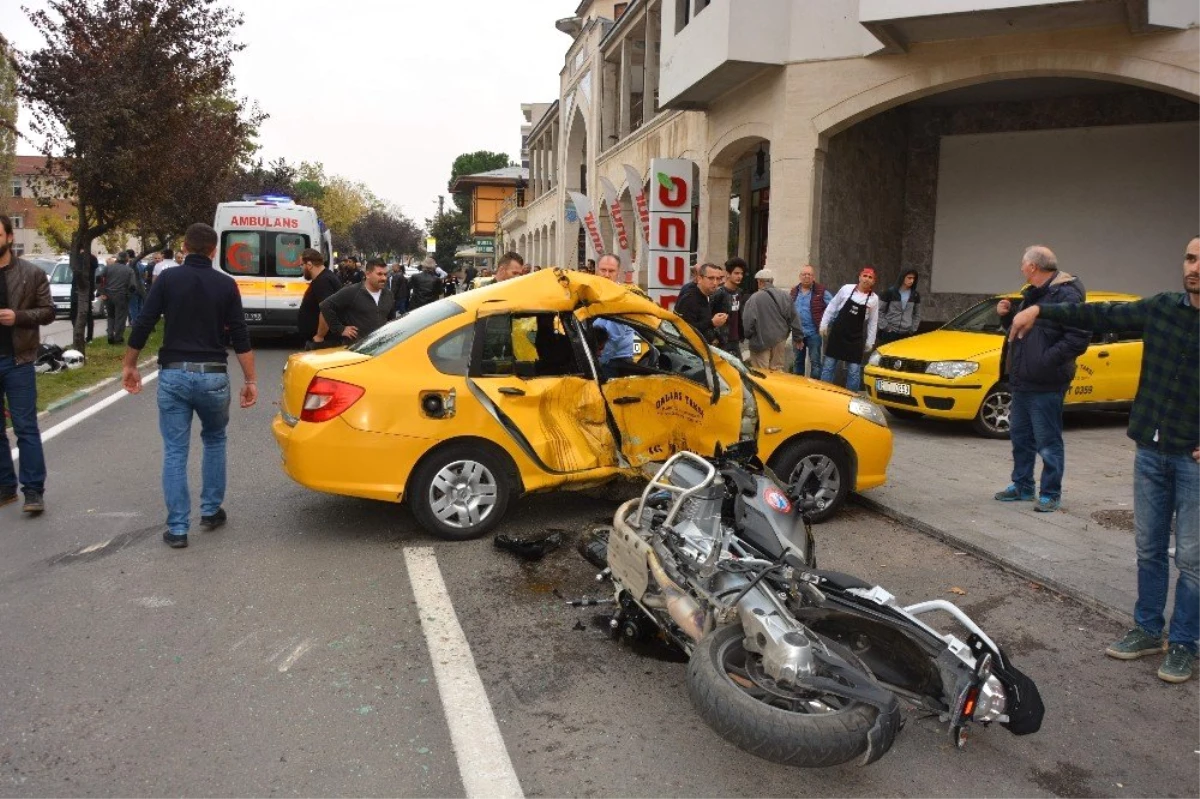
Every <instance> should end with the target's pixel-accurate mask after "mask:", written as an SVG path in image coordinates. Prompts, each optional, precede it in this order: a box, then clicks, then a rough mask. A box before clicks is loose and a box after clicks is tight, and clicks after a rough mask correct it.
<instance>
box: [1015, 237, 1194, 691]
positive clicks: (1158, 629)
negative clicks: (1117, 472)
mask: <svg viewBox="0 0 1200 799" xmlns="http://www.w3.org/2000/svg"><path fill="white" fill-rule="evenodd" d="M1183 288H1184V290H1183V292H1182V293H1179V292H1163V293H1162V294H1156V295H1155V296H1153V297H1147V298H1145V299H1142V300H1138V301H1137V302H1128V303H1126V302H1099V303H1090V302H1089V303H1084V304H1082V305H1042V306H1040V307H1038V306H1034V307H1033V308H1030V309H1028V310H1027V311H1022V312H1021V313H1019V314H1017V316H1016V318H1015V319H1013V322H1012V330H1011V331H1010V336H1011V337H1013V338H1014V339H1019V338H1020V337H1022V336H1026V335H1028V333H1029V330H1030V328H1031V327H1032V326H1033V324H1034V321H1035V320H1036V319H1038V318H1039V316H1040V317H1041V318H1042V319H1049V320H1054V321H1057V322H1061V323H1065V324H1071V325H1080V326H1082V327H1088V328H1091V329H1093V330H1096V331H1101V332H1105V331H1114V332H1121V331H1136V332H1139V333H1141V334H1142V369H1141V375H1140V377H1139V378H1138V390H1137V396H1136V397H1135V398H1134V400H1133V411H1132V412H1131V413H1130V414H1129V437H1130V438H1132V439H1133V440H1134V441H1135V442H1137V455H1136V456H1135V457H1134V461H1133V514H1134V527H1135V531H1136V542H1137V578H1138V598H1137V604H1136V605H1134V608H1133V620H1134V622H1135V623H1136V624H1137V626H1136V627H1134V628H1133V629H1132V630H1130V631H1129V632H1128V633H1126V634H1125V636H1124V637H1123V638H1121V640H1119V641H1114V642H1113V643H1112V644H1110V645H1109V647H1108V648H1107V649H1106V650H1104V651H1105V654H1107V655H1108V656H1109V657H1113V658H1117V659H1118V660H1135V659H1137V658H1140V657H1144V656H1146V655H1156V654H1159V653H1161V652H1162V651H1163V640H1162V634H1163V628H1164V627H1165V626H1166V624H1165V619H1164V618H1163V613H1164V611H1165V610H1166V605H1167V585H1168V583H1169V582H1170V578H1171V562H1170V545H1171V519H1172V517H1174V520H1175V565H1176V566H1178V567H1179V579H1178V581H1177V582H1176V583H1175V610H1174V613H1173V614H1172V616H1171V632H1170V635H1169V636H1168V637H1167V647H1166V651H1167V654H1166V657H1165V658H1163V661H1162V665H1161V666H1160V667H1159V669H1158V676H1159V678H1160V679H1162V680H1165V681H1166V682H1170V683H1181V682H1187V680H1189V679H1190V678H1191V676H1192V671H1193V668H1194V666H1195V662H1196V652H1197V639H1200V587H1198V583H1200V580H1198V578H1197V575H1198V573H1200V463H1198V461H1200V236H1197V237H1196V238H1193V239H1192V240H1191V241H1190V242H1188V245H1187V250H1186V252H1185V253H1184V260H1183Z"/></svg>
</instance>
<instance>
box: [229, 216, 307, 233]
mask: <svg viewBox="0 0 1200 799" xmlns="http://www.w3.org/2000/svg"><path fill="white" fill-rule="evenodd" d="M229 224H230V225H232V226H233V227H252V228H263V229H265V230H271V229H273V228H288V229H290V230H297V229H299V227H300V220H299V219H288V218H287V217H281V216H235V217H234V218H233V219H231V220H229Z"/></svg>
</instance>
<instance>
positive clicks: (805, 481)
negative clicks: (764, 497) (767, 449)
mask: <svg viewBox="0 0 1200 799" xmlns="http://www.w3.org/2000/svg"><path fill="white" fill-rule="evenodd" d="M771 469H772V470H773V471H774V472H775V474H777V475H779V477H780V478H782V479H783V481H784V482H785V483H787V484H788V485H789V486H792V488H793V490H795V491H797V492H799V493H801V494H806V495H809V496H812V497H813V498H814V499H816V500H817V501H818V502H820V503H821V504H822V507H821V508H820V509H819V510H816V511H814V512H813V514H812V520H813V521H814V522H823V521H825V520H826V519H829V518H830V517H832V516H833V514H835V513H837V511H838V509H839V508H841V507H842V505H843V504H844V503H845V501H846V495H847V494H849V493H850V486H851V483H852V482H853V476H852V475H851V474H850V464H849V461H848V460H847V458H846V453H845V452H843V451H842V448H841V447H840V446H839V445H838V444H837V442H835V441H833V440H830V439H821V438H809V439H804V440H801V441H796V442H793V443H791V444H789V445H787V446H785V447H783V448H782V450H781V451H780V453H779V455H778V456H777V457H775V458H772V462H771Z"/></svg>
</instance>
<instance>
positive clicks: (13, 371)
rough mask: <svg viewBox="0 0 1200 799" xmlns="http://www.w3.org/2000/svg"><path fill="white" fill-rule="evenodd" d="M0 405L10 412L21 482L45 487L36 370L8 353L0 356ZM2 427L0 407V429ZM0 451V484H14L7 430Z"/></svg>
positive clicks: (39, 489)
mask: <svg viewBox="0 0 1200 799" xmlns="http://www.w3.org/2000/svg"><path fill="white" fill-rule="evenodd" d="M0 399H2V400H3V401H2V402H0V406H4V407H7V408H8V412H9V413H10V414H12V429H13V433H14V434H15V435H16V437H17V451H18V453H19V455H20V459H21V472H20V478H21V486H22V487H23V488H24V489H25V490H26V491H37V492H38V493H41V492H43V491H45V489H46V456H45V455H44V454H42V434H41V433H40V432H39V431H38V423H37V373H36V372H34V371H33V364H32V363H24V364H21V365H20V366H18V365H17V362H16V361H15V360H14V359H13V358H12V357H11V356H10V357H7V358H0ZM3 429H4V422H3V411H2V410H0V430H3ZM2 449H3V452H0V488H16V487H17V476H18V475H17V473H16V472H15V471H14V470H13V462H12V453H11V452H10V451H9V447H8V433H7V432H6V433H5V434H4V445H3V447H2Z"/></svg>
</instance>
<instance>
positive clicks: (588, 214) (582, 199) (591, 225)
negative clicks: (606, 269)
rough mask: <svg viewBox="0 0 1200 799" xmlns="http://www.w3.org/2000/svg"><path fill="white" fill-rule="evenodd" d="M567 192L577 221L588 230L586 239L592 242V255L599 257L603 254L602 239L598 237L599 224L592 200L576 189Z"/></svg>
mask: <svg viewBox="0 0 1200 799" xmlns="http://www.w3.org/2000/svg"><path fill="white" fill-rule="evenodd" d="M567 194H568V195H569V196H570V198H571V203H572V204H573V205H574V206H575V213H576V214H577V215H578V216H579V221H580V222H582V223H583V226H584V228H585V229H586V230H587V232H588V241H590V242H591V244H592V246H591V251H592V255H593V257H595V258H599V257H600V256H601V255H604V240H603V239H601V238H600V225H598V224H597V223H596V214H595V212H593V211H592V201H591V200H589V199H588V198H587V196H586V195H584V194H580V193H579V192H577V191H568V192H567Z"/></svg>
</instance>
